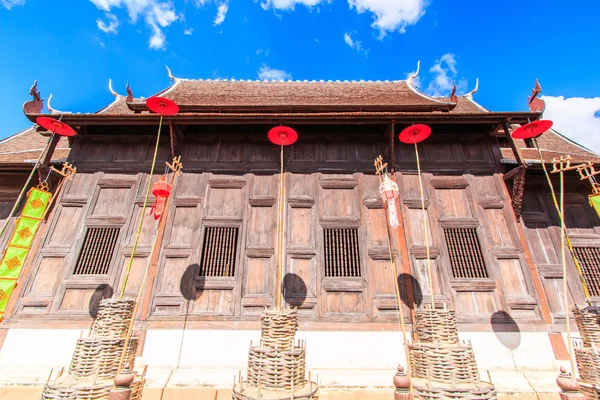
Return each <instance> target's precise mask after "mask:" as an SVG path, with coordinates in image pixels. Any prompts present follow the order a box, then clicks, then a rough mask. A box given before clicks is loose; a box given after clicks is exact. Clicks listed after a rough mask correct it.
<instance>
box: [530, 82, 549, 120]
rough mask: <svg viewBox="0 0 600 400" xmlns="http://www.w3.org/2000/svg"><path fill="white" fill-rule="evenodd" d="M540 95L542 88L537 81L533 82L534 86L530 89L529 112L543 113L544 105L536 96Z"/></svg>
mask: <svg viewBox="0 0 600 400" xmlns="http://www.w3.org/2000/svg"><path fill="white" fill-rule="evenodd" d="M540 93H542V87H541V86H540V83H539V82H538V80H537V79H536V80H535V86H534V88H533V89H531V96H529V111H531V112H539V113H543V112H544V110H545V109H546V103H545V102H544V100H542V99H540V98H539V97H538V96H539V95H540Z"/></svg>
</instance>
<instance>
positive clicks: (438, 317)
mask: <svg viewBox="0 0 600 400" xmlns="http://www.w3.org/2000/svg"><path fill="white" fill-rule="evenodd" d="M415 319H416V321H415V331H414V341H415V342H417V341H418V342H421V343H458V329H457V327H456V312H455V311H454V310H439V309H431V308H425V309H420V310H417V311H416V317H415Z"/></svg>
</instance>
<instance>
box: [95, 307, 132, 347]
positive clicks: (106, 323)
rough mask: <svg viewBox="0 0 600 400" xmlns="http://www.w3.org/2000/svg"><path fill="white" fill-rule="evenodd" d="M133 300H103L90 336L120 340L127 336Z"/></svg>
mask: <svg viewBox="0 0 600 400" xmlns="http://www.w3.org/2000/svg"><path fill="white" fill-rule="evenodd" d="M134 306H135V300H116V299H104V300H102V301H100V307H99V308H98V315H97V317H96V320H95V321H94V325H93V326H92V331H91V333H90V336H94V337H100V336H101V337H113V338H121V337H125V336H127V331H128V329H129V324H130V322H131V318H132V316H133V308H134Z"/></svg>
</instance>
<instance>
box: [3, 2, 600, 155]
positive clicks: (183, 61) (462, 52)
mask: <svg viewBox="0 0 600 400" xmlns="http://www.w3.org/2000/svg"><path fill="white" fill-rule="evenodd" d="M599 15H600V3H598V2H594V1H584V2H580V3H579V5H578V6H577V7H574V6H573V7H571V6H569V5H567V4H565V3H564V2H557V1H538V0H535V1H517V0H506V1H503V2H498V1H496V2H487V1H470V0H469V1H467V0H464V1H447V0H446V1H442V0H430V1H423V0H329V1H328V0H256V1H253V0H170V1H169V0H77V1H74V0H71V1H66V0H64V1H58V0H52V1H51V0H0V83H1V84H2V88H3V95H2V96H1V97H0V117H1V118H2V121H3V124H2V127H1V128H0V138H4V137H6V136H9V135H12V134H14V133H16V132H17V131H19V130H21V129H24V128H26V127H29V126H31V123H29V122H28V121H27V120H26V119H25V117H24V116H23V112H22V109H21V107H22V104H23V102H24V101H27V100H28V99H29V96H28V91H29V87H30V86H31V84H32V83H33V81H34V79H37V80H38V88H39V89H40V90H41V91H42V97H43V98H45V99H48V96H49V95H50V94H51V93H52V94H53V98H52V106H53V107H54V108H56V109H59V110H62V111H72V112H93V111H96V110H98V109H100V108H102V107H103V106H105V105H106V104H108V103H109V102H111V101H112V100H113V97H112V96H111V95H110V93H109V91H108V89H107V83H108V79H109V78H111V79H112V81H113V87H114V89H115V90H116V91H117V92H120V93H124V92H125V82H126V81H129V82H130V85H131V87H132V89H133V93H134V95H136V96H146V97H147V96H150V95H152V94H154V93H156V92H157V91H159V90H161V89H163V88H165V87H167V86H168V85H169V79H168V77H167V73H166V70H165V67H164V65H165V64H167V65H168V66H169V67H170V68H171V70H172V72H173V74H174V75H175V76H179V77H183V78H235V79H261V78H275V79H280V78H285V79H290V78H291V79H299V80H303V79H309V80H312V79H317V80H319V79H324V80H329V79H332V80H336V79H340V80H360V79H364V80H386V79H389V80H394V79H405V78H406V77H407V75H408V74H409V73H410V72H412V71H414V70H415V69H416V65H417V61H419V60H420V61H421V72H420V75H419V80H418V84H419V88H420V89H421V90H422V91H425V92H427V93H429V94H432V95H444V94H447V93H448V92H449V90H450V87H451V85H452V83H453V82H454V81H456V82H457V84H458V87H459V93H464V92H466V91H469V90H471V89H472V88H473V87H474V85H475V79H476V78H479V81H480V86H479V91H478V93H477V94H475V100H476V101H477V102H479V103H480V104H482V105H483V106H485V107H487V108H489V109H491V110H493V111H524V110H526V109H527V96H528V95H529V94H530V92H531V88H532V87H533V85H534V83H535V79H536V78H539V80H540V83H541V85H542V88H543V92H542V93H543V95H544V99H545V100H546V102H547V111H546V114H545V117H547V118H551V119H553V120H554V121H555V126H556V127H557V129H558V130H559V131H561V133H563V134H566V135H567V136H569V137H571V138H573V139H575V140H577V141H579V142H581V143H582V144H584V145H587V146H588V147H591V148H592V149H594V150H596V151H600V118H599V116H600V112H599V110H600V72H599V71H600V70H599V69H598V65H600V50H599V48H598V38H599V37H600V24H599V23H598V16H599Z"/></svg>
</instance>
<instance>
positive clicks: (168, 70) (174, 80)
mask: <svg viewBox="0 0 600 400" xmlns="http://www.w3.org/2000/svg"><path fill="white" fill-rule="evenodd" d="M165 67H167V72H168V73H169V79H170V80H171V82H176V81H178V80H179V78H176V77H174V76H173V74H171V70H170V69H169V66H168V65H165Z"/></svg>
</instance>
